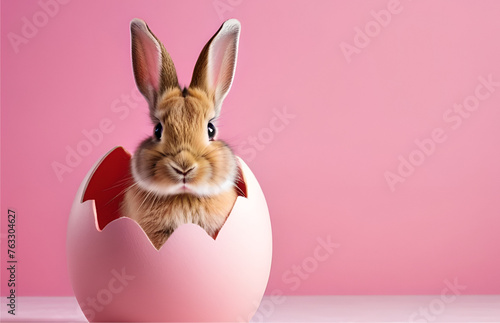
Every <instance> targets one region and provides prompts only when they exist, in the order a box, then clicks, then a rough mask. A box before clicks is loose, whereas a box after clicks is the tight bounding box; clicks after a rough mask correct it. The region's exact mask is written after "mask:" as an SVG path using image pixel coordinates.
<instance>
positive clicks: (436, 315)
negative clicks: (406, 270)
mask: <svg viewBox="0 0 500 323" xmlns="http://www.w3.org/2000/svg"><path fill="white" fill-rule="evenodd" d="M1 303H2V304H1V306H2V307H1V315H2V316H1V318H2V319H1V321H2V322H86V320H85V317H84V316H83V313H82V312H81V310H80V308H79V307H78V304H77V302H76V299H75V298H74V297H18V298H17V300H16V307H17V308H16V315H15V316H12V315H9V314H8V313H7V309H8V308H7V304H6V298H5V297H2V302H1ZM252 321H254V322H500V295H460V296H457V297H455V298H444V297H443V296H441V295H430V296H279V297H271V296H266V297H265V298H264V299H263V301H262V303H261V306H260V308H259V310H258V311H257V313H256V315H255V316H254V318H253V320H252Z"/></svg>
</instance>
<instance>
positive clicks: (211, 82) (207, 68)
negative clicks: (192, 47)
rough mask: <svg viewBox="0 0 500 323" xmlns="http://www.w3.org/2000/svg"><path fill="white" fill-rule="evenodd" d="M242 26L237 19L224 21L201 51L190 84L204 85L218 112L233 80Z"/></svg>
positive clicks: (201, 86)
mask: <svg viewBox="0 0 500 323" xmlns="http://www.w3.org/2000/svg"><path fill="white" fill-rule="evenodd" d="M240 27H241V26H240V22H239V21H238V20H236V19H230V20H228V21H226V22H225V23H223V24H222V26H221V27H220V29H219V30H218V31H217V33H215V35H214V36H213V37H212V38H211V39H210V40H209V41H208V43H207V44H206V45H205V47H204V48H203V50H202V51H201V53H200V56H199V57H198V61H197V62H196V65H195V67H194V72H193V78H192V80H191V84H190V87H193V88H194V87H197V88H200V89H202V90H204V91H205V92H206V93H207V94H208V95H209V97H211V98H213V100H214V104H215V111H216V113H219V111H220V107H221V105H222V101H223V100H224V98H225V97H226V95H227V93H228V92H229V89H230V88H231V84H232V83H233V77H234V71H235V69H236V58H237V55H238V40H239V36H240Z"/></svg>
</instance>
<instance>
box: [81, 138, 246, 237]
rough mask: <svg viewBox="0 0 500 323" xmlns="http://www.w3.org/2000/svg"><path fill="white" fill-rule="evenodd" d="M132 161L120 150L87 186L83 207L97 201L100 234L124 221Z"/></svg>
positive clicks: (240, 184) (242, 189)
mask: <svg viewBox="0 0 500 323" xmlns="http://www.w3.org/2000/svg"><path fill="white" fill-rule="evenodd" d="M131 157H132V156H131V155H130V153H128V152H127V151H126V150H125V149H123V147H116V148H115V149H113V150H112V151H110V152H109V153H108V154H107V155H106V156H104V157H103V159H102V160H101V162H100V163H99V165H97V166H96V168H95V169H94V172H93V173H92V175H91V176H90V178H89V180H88V182H87V185H86V187H85V191H84V192H83V197H82V203H83V202H85V201H88V200H95V207H96V213H97V219H96V225H97V229H98V230H99V231H101V230H102V229H104V227H105V226H106V225H108V223H110V222H111V221H113V220H116V219H118V218H119V217H121V214H120V204H121V202H122V199H123V194H124V193H125V190H126V189H127V187H128V186H129V185H130V183H131V181H132V174H131V173H130V160H131ZM238 173H239V175H238V176H237V178H238V179H237V183H236V186H237V191H238V195H239V196H242V197H247V187H246V183H245V180H244V177H243V172H242V171H241V167H240V166H239V165H238Z"/></svg>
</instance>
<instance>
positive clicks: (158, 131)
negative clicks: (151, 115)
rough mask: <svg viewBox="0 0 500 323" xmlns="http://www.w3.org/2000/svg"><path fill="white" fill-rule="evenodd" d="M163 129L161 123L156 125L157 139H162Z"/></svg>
mask: <svg viewBox="0 0 500 323" xmlns="http://www.w3.org/2000/svg"><path fill="white" fill-rule="evenodd" d="M162 131H163V127H162V126H161V123H158V124H157V125H156V126H155V137H156V139H158V140H160V139H161V133H162Z"/></svg>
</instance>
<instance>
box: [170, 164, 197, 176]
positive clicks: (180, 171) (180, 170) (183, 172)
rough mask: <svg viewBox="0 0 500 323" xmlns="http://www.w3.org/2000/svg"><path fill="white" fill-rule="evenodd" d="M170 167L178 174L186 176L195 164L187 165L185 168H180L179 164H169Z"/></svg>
mask: <svg viewBox="0 0 500 323" xmlns="http://www.w3.org/2000/svg"><path fill="white" fill-rule="evenodd" d="M170 167H172V169H173V170H174V171H175V172H176V173H177V174H179V175H183V176H186V175H187V174H189V173H190V172H191V171H192V170H193V169H195V166H194V165H193V166H191V167H188V168H187V169H185V168H181V167H179V166H176V165H170Z"/></svg>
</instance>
